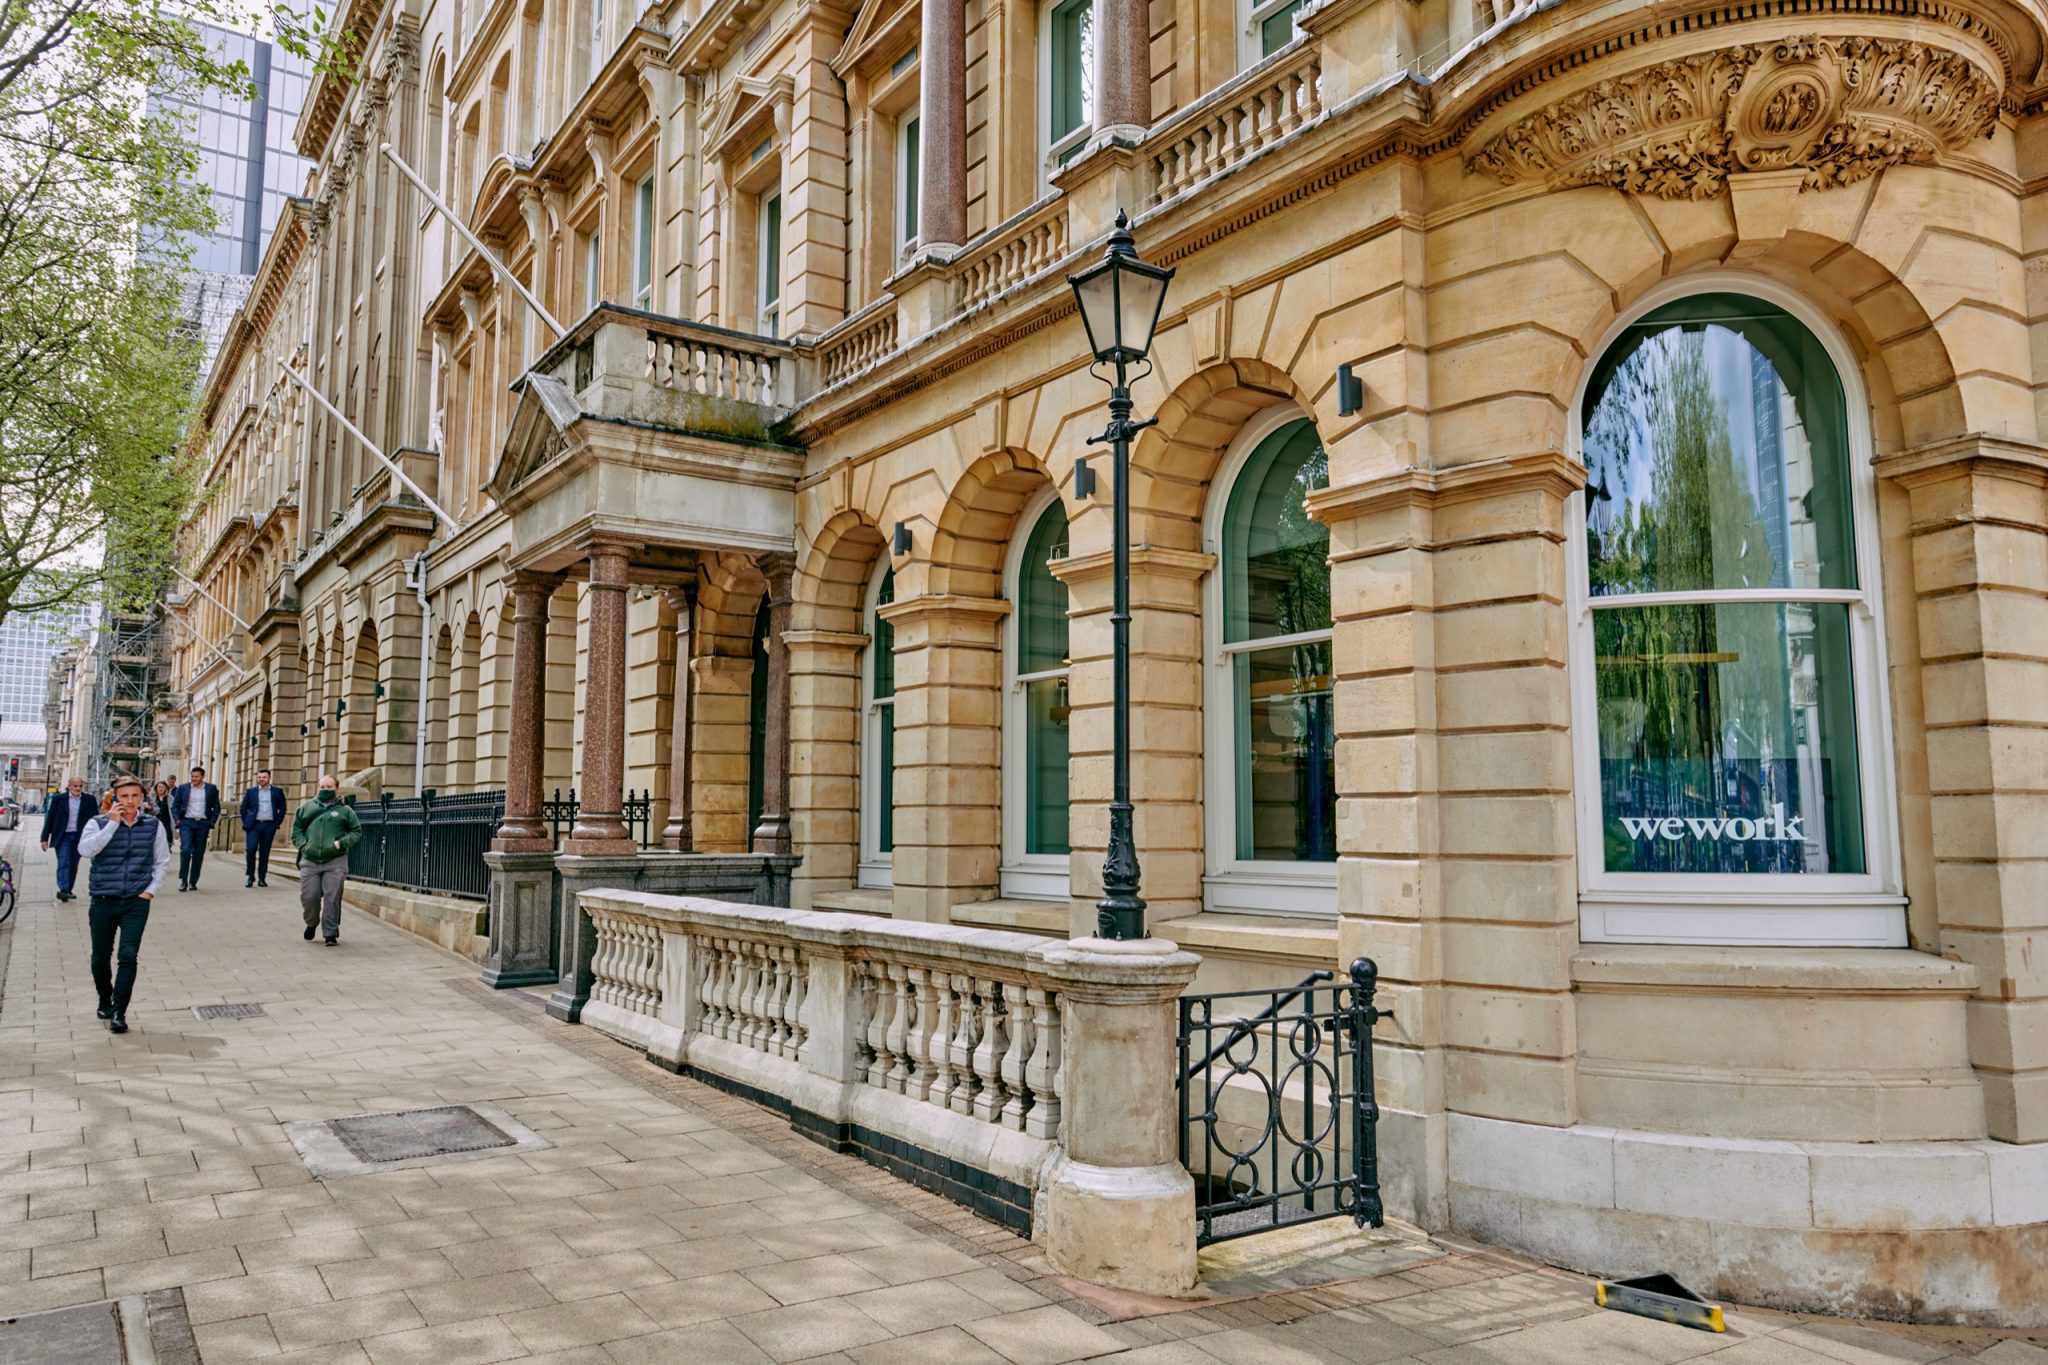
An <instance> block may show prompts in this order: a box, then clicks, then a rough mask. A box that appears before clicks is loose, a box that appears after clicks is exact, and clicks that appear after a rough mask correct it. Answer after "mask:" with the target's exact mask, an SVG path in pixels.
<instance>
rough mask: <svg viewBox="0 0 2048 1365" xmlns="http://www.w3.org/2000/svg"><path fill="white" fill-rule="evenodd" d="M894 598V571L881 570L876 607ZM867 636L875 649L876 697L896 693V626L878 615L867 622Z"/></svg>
mask: <svg viewBox="0 0 2048 1365" xmlns="http://www.w3.org/2000/svg"><path fill="white" fill-rule="evenodd" d="M895 600H896V571H895V570H894V569H884V570H883V571H882V587H881V590H880V592H878V593H877V594H876V596H875V605H876V606H877V607H886V606H888V605H889V604H890V603H891V602H894V601H895ZM868 637H869V639H870V640H872V641H873V643H872V644H871V645H870V646H869V647H870V648H871V649H873V650H874V651H875V669H874V673H875V692H874V695H875V697H876V698H877V699H880V698H882V697H893V696H895V695H896V628H895V627H894V626H892V625H890V624H889V623H888V622H887V621H885V620H883V619H882V618H881V617H880V616H879V615H878V616H876V617H875V618H874V619H873V620H872V621H871V622H869V623H868Z"/></svg>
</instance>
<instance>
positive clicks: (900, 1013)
mask: <svg viewBox="0 0 2048 1365" xmlns="http://www.w3.org/2000/svg"><path fill="white" fill-rule="evenodd" d="M914 990H915V988H914V987H913V986H912V985H911V984H910V969H909V968H908V967H905V966H904V965H903V964H902V963H900V962H891V963H890V964H889V994H890V996H891V998H892V999H893V1000H894V1001H895V1006H894V1008H893V1009H892V1010H891V1011H890V1015H889V1076H888V1081H887V1086H888V1088H889V1089H890V1090H893V1091H895V1092H896V1093H897V1094H899V1095H902V1094H907V1093H909V1090H910V1077H911V1074H912V1071H913V1069H914V1067H915V1065H916V1063H915V1062H914V1061H913V1060H912V1058H911V1055H910V1048H911V1042H910V1030H911V1023H912V1016H913V1014H914V1013H915V1012H916V1008H917V1001H916V996H915V995H914Z"/></svg>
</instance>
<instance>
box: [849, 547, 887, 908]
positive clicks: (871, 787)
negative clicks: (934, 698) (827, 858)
mask: <svg viewBox="0 0 2048 1365" xmlns="http://www.w3.org/2000/svg"><path fill="white" fill-rule="evenodd" d="M895 600H896V570H895V569H893V568H891V567H889V566H888V565H887V564H886V563H885V564H883V565H882V568H881V572H879V573H877V574H876V575H875V580H874V583H873V584H872V585H871V586H870V587H869V589H868V606H867V612H866V616H867V628H868V647H867V651H866V653H865V654H864V655H863V656H862V658H861V688H860V695H861V744H860V787H861V800H860V869H859V876H858V878H857V881H858V882H859V884H860V885H861V886H873V887H886V886H891V885H893V884H894V883H893V881H892V880H891V876H890V853H891V851H892V850H893V849H894V848H895V847H896V631H895V628H894V627H892V626H891V625H890V624H889V623H888V622H887V621H886V620H884V619H882V617H881V616H880V615H879V614H878V610H877V609H878V608H881V607H886V606H888V605H889V604H890V603H891V602H894V601H895Z"/></svg>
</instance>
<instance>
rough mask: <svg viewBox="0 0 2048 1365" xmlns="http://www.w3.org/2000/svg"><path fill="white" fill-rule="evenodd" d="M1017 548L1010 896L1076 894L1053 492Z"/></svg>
mask: <svg viewBox="0 0 2048 1365" xmlns="http://www.w3.org/2000/svg"><path fill="white" fill-rule="evenodd" d="M1018 524H1019V525H1020V526H1022V527H1025V528H1028V529H1027V530H1026V531H1025V534H1024V537H1023V539H1022V540H1021V541H1020V542H1018V543H1017V545H1016V547H1015V549H1014V550H1013V552H1012V555H1011V563H1010V565H1009V571H1008V573H1007V574H1006V575H1005V578H1006V580H1007V582H1008V583H1009V585H1010V601H1011V602H1012V603H1013V604H1014V606H1013V610H1012V611H1011V613H1010V622H1009V630H1010V638H1009V640H1008V648H1007V649H1006V650H1005V656H1004V662H1005V664H1006V665H1007V666H1008V672H1009V676H1008V678H1007V679H1006V683H1007V686H1006V687H1005V689H1004V715H1003V810H1004V819H1003V869H1002V890H1003V894H1004V895H1005V896H1026V897H1042V898H1046V899H1056V900H1065V899H1066V897H1067V880H1068V879H1067V870H1068V856H1067V855H1068V844H1067V806H1068V801H1067V585H1066V584H1064V583H1062V582H1060V580H1059V579H1057V578H1055V577H1053V575H1052V570H1051V569H1050V568H1049V567H1048V566H1049V565H1050V564H1051V563H1052V562H1053V561H1054V560H1056V559H1065V558H1066V557H1067V509H1066V508H1065V507H1064V506H1063V505H1062V504H1061V502H1060V500H1059V496H1058V494H1057V493H1056V492H1055V491H1054V490H1051V489H1048V490H1047V491H1046V496H1045V498H1044V501H1043V503H1042V505H1034V506H1033V507H1030V508H1027V509H1026V512H1025V515H1024V516H1023V517H1022V518H1020V519H1019V522H1018Z"/></svg>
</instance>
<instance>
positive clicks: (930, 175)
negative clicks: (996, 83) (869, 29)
mask: <svg viewBox="0 0 2048 1365" xmlns="http://www.w3.org/2000/svg"><path fill="white" fill-rule="evenodd" d="M921 46H922V53H921V55H920V57H919V59H918V64H919V67H920V68H921V69H922V71H923V72H924V75H923V77H922V78H921V79H922V84H921V85H920V86H919V87H918V115H917V136H918V151H919V155H920V157H921V158H922V161H921V162H920V164H919V167H918V189H917V216H918V224H917V235H918V240H919V244H920V245H922V246H928V247H929V246H959V245H960V244H961V243H963V242H965V241H966V240H967V7H966V0H933V3H931V4H928V5H926V6H925V7H924V33H923V37H922V40H921ZM1099 85H1100V81H1099V78H1098V88H1099Z"/></svg>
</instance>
